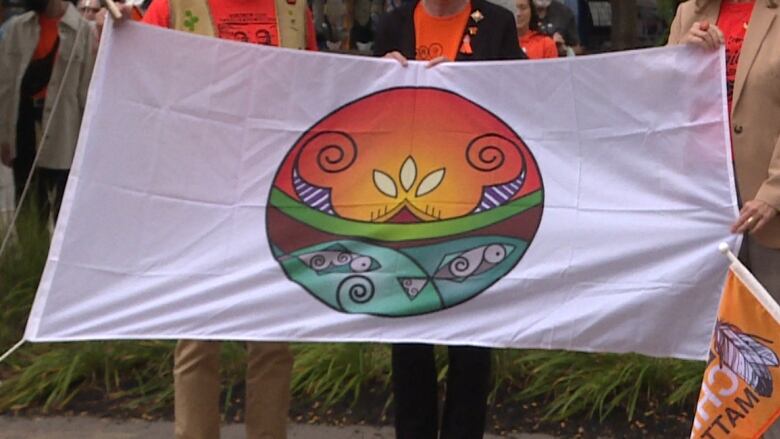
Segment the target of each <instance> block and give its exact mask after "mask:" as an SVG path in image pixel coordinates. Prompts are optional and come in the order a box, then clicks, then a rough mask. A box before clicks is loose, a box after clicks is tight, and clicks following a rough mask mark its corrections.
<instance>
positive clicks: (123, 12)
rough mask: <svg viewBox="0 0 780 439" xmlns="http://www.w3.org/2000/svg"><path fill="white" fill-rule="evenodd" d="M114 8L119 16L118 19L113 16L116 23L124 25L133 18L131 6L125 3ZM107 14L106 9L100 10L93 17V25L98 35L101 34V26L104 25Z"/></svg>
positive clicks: (117, 4)
mask: <svg viewBox="0 0 780 439" xmlns="http://www.w3.org/2000/svg"><path fill="white" fill-rule="evenodd" d="M116 7H117V10H118V11H119V14H120V16H119V18H117V17H116V16H114V20H115V21H116V22H117V23H124V22H125V21H127V19H129V18H130V17H132V16H133V5H129V4H126V3H116ZM108 14H109V11H108V9H106V8H100V11H98V13H97V15H95V25H96V26H97V29H98V32H99V33H102V31H103V26H104V25H105V24H106V16H107V15H108ZM112 15H113V14H112Z"/></svg>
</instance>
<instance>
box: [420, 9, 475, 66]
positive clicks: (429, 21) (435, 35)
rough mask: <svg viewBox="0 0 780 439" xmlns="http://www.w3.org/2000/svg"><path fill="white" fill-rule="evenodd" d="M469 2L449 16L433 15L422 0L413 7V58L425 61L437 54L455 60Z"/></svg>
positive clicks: (462, 35) (461, 38)
mask: <svg viewBox="0 0 780 439" xmlns="http://www.w3.org/2000/svg"><path fill="white" fill-rule="evenodd" d="M470 13H471V3H468V4H466V6H465V7H464V8H463V10H462V11H460V12H458V13H457V14H455V15H450V16H449V17H434V16H432V15H431V14H429V13H428V11H426V10H425V7H424V6H423V2H419V3H418V4H417V7H415V9H414V36H415V40H416V43H415V46H416V47H415V59H418V60H422V61H427V60H431V59H434V58H436V57H439V56H444V57H447V59H450V60H453V61H454V60H455V57H456V56H458V50H460V46H461V43H462V40H463V37H464V31H465V30H466V23H468V20H469V14H470Z"/></svg>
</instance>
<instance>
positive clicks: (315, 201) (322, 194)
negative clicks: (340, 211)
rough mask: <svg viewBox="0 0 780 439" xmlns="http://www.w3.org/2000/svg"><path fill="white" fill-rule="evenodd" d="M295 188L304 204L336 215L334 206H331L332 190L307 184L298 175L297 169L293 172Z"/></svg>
mask: <svg viewBox="0 0 780 439" xmlns="http://www.w3.org/2000/svg"><path fill="white" fill-rule="evenodd" d="M293 186H295V193H296V194H298V197H300V199H301V201H303V204H305V205H307V206H309V207H311V208H313V209H317V210H319V211H321V212H325V213H328V214H330V215H335V212H334V211H333V206H332V205H331V204H330V189H324V188H321V187H317V186H312V185H310V184H309V183H307V182H305V181H304V180H303V179H302V178H301V176H300V175H298V170H297V169H296V170H294V171H293Z"/></svg>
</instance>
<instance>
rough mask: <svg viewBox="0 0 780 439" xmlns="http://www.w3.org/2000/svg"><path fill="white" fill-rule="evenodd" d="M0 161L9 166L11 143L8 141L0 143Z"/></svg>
mask: <svg viewBox="0 0 780 439" xmlns="http://www.w3.org/2000/svg"><path fill="white" fill-rule="evenodd" d="M0 162H2V163H3V164H4V165H6V166H8V167H9V168H10V167H11V144H9V143H8V142H3V143H0Z"/></svg>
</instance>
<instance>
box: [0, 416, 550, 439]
mask: <svg viewBox="0 0 780 439" xmlns="http://www.w3.org/2000/svg"><path fill="white" fill-rule="evenodd" d="M243 427H244V426H243V425H230V426H227V427H225V428H223V429H222V438H221V439H243V437H244V434H243ZM289 432H290V434H289V435H288V438H289V439H393V438H394V436H393V430H392V429H391V428H376V427H363V426H352V427H321V426H312V425H291V426H290V430H289ZM172 437H173V424H172V423H170V422H146V421H138V420H115V419H98V418H90V417H68V418H66V417H46V418H12V417H6V416H0V439H170V438H172ZM485 438H486V439H497V438H498V436H485ZM511 438H512V439H555V438H553V437H552V436H546V435H539V434H529V435H519V436H511Z"/></svg>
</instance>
